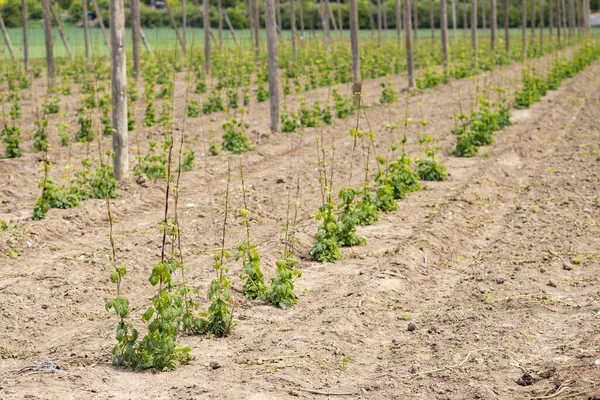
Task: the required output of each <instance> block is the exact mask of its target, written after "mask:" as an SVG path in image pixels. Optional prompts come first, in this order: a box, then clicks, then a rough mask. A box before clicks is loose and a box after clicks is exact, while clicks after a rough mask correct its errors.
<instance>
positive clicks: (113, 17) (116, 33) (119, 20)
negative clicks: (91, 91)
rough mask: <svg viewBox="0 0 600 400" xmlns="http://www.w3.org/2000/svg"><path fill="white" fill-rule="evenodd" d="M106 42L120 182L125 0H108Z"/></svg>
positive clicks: (124, 160) (125, 162) (123, 167)
mask: <svg viewBox="0 0 600 400" xmlns="http://www.w3.org/2000/svg"><path fill="white" fill-rule="evenodd" d="M110 43H111V46H110V49H111V50H110V53H111V54H110V56H111V61H112V62H111V69H110V78H111V93H112V107H113V109H112V126H113V134H112V139H113V140H112V142H113V152H114V158H113V167H114V171H115V179H116V180H117V181H123V180H124V179H125V178H126V177H127V175H128V172H129V152H128V143H127V139H128V138H127V60H126V55H125V3H124V1H123V0H110Z"/></svg>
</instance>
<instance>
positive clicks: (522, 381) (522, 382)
mask: <svg viewBox="0 0 600 400" xmlns="http://www.w3.org/2000/svg"><path fill="white" fill-rule="evenodd" d="M517 385H519V386H529V385H533V377H532V376H531V375H529V374H523V376H521V377H520V378H519V379H517Z"/></svg>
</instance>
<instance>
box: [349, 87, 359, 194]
mask: <svg viewBox="0 0 600 400" xmlns="http://www.w3.org/2000/svg"><path fill="white" fill-rule="evenodd" d="M356 97H357V101H356V103H357V104H356V126H355V129H354V143H352V155H351V156H350V177H349V178H348V186H350V185H351V184H352V172H353V171H354V151H355V150H356V137H357V136H358V135H357V133H358V125H359V123H360V100H361V98H362V93H358V94H357V96H356Z"/></svg>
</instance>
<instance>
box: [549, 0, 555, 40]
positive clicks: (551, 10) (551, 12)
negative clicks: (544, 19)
mask: <svg viewBox="0 0 600 400" xmlns="http://www.w3.org/2000/svg"><path fill="white" fill-rule="evenodd" d="M548 28H549V29H550V45H551V46H554V37H553V35H554V0H548Z"/></svg>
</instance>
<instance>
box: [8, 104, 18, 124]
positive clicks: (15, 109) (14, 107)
mask: <svg viewBox="0 0 600 400" xmlns="http://www.w3.org/2000/svg"><path fill="white" fill-rule="evenodd" d="M9 115H10V119H12V120H13V121H16V120H18V119H21V105H20V104H19V102H18V101H15V102H14V103H13V105H12V107H11V108H10V111H9Z"/></svg>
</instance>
